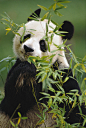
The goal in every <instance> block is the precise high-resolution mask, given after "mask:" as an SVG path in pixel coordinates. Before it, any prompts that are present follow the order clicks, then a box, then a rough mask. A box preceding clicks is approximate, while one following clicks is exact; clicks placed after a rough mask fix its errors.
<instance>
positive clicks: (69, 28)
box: [59, 21, 74, 40]
mask: <svg viewBox="0 0 86 128" xmlns="http://www.w3.org/2000/svg"><path fill="white" fill-rule="evenodd" d="M59 31H65V32H68V33H63V35H64V36H63V39H68V40H70V39H71V38H72V36H73V33H74V26H73V25H72V23H71V22H69V21H64V22H63V25H62V27H61V28H60V29H59Z"/></svg>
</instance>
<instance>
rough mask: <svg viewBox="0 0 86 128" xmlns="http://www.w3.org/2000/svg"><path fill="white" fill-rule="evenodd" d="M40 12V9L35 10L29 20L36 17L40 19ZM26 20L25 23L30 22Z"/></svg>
mask: <svg viewBox="0 0 86 128" xmlns="http://www.w3.org/2000/svg"><path fill="white" fill-rule="evenodd" d="M40 12H41V8H39V9H37V10H36V11H35V12H34V13H32V15H30V17H31V18H36V17H40ZM30 17H29V18H28V19H27V21H31V20H32V19H31V18H30Z"/></svg>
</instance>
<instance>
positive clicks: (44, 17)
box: [41, 12, 49, 21]
mask: <svg viewBox="0 0 86 128" xmlns="http://www.w3.org/2000/svg"><path fill="white" fill-rule="evenodd" d="M48 14H49V12H47V13H46V14H45V15H44V16H43V17H42V19H41V21H43V20H44V19H46V18H47V16H48Z"/></svg>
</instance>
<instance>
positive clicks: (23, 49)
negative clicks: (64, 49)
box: [13, 20, 63, 61]
mask: <svg viewBox="0 0 86 128" xmlns="http://www.w3.org/2000/svg"><path fill="white" fill-rule="evenodd" d="M46 23H47V20H44V21H29V22H28V23H26V24H25V27H26V31H25V34H24V37H23V41H21V36H22V34H23V32H24V28H23V27H22V28H20V30H19V31H18V33H19V34H20V35H21V36H19V35H15V37H14V40H13V42H14V44H13V49H14V53H15V54H16V56H17V57H18V58H20V60H22V61H25V60H26V59H27V57H28V56H29V55H30V56H39V57H42V56H47V55H49V56H50V55H52V53H51V52H49V51H48V47H47V42H46V41H45V39H43V37H44V36H45V34H46ZM49 25H50V26H52V27H53V28H55V25H54V24H53V23H51V22H50V24H49ZM48 29H49V31H52V28H50V27H49V28H48ZM49 36H50V35H49ZM53 43H55V44H57V45H60V44H62V43H63V41H62V37H61V36H58V35H54V37H53V41H52V44H51V45H50V51H53V50H56V49H57V48H56V46H55V45H54V44H53ZM57 52H58V53H56V56H57V55H58V54H59V53H60V51H57ZM54 54H55V53H54ZM56 59H57V57H56ZM56 59H55V57H54V60H56ZM54 60H53V61H54Z"/></svg>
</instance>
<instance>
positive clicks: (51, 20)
mask: <svg viewBox="0 0 86 128" xmlns="http://www.w3.org/2000/svg"><path fill="white" fill-rule="evenodd" d="M51 22H52V23H53V24H55V25H56V26H58V25H59V24H58V23H56V22H55V21H54V20H51Z"/></svg>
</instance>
